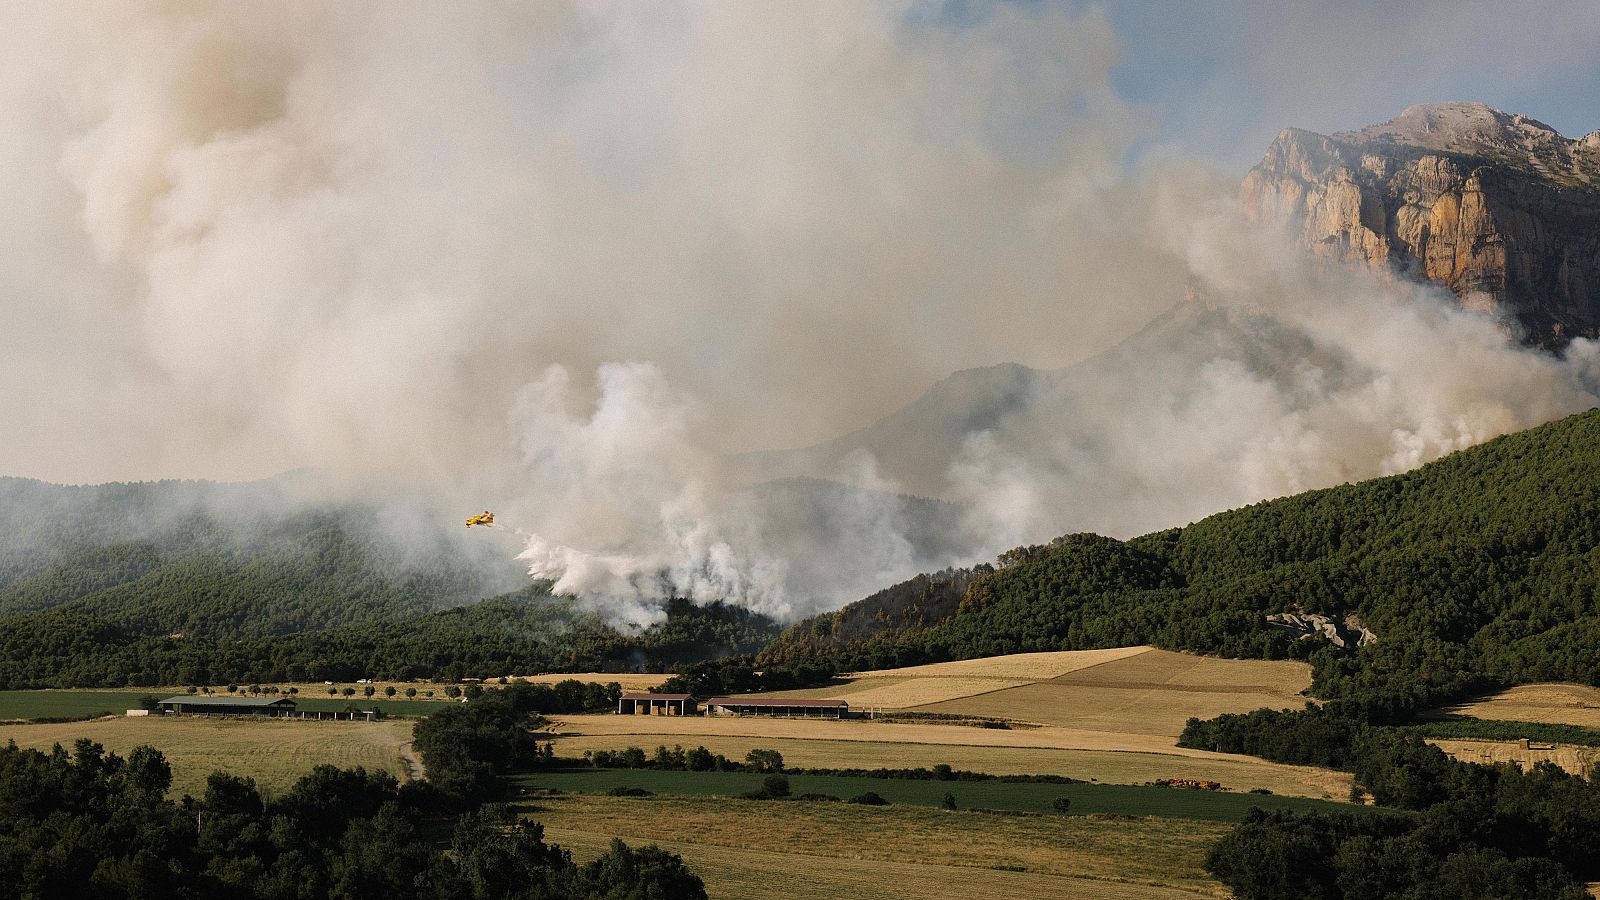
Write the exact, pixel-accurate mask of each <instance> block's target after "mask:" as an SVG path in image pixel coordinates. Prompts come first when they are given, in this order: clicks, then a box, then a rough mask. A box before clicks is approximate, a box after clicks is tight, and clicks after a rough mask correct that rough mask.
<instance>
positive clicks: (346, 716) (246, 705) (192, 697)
mask: <svg viewBox="0 0 1600 900" xmlns="http://www.w3.org/2000/svg"><path fill="white" fill-rule="evenodd" d="M296 706H297V704H296V703H295V702H294V701H293V700H290V699H289V698H288V697H276V698H274V697H208V696H206V695H204V694H179V695H178V696H176V697H168V698H167V699H165V700H163V701H161V712H162V713H164V714H167V715H174V716H267V717H270V718H275V719H332V720H338V721H346V722H372V721H375V720H376V719H377V718H378V711H377V710H375V709H367V710H361V709H341V710H331V709H310V710H306V709H297V708H296Z"/></svg>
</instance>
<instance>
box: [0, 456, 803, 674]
mask: <svg viewBox="0 0 1600 900" xmlns="http://www.w3.org/2000/svg"><path fill="white" fill-rule="evenodd" d="M306 478H307V476H290V477H287V478H283V479H273V480H269V481H264V482H254V483H250V484H238V485H227V484H212V483H206V482H152V483H143V484H110V485H96V486H93V487H69V486H62V485H51V484H45V483H43V482H37V481H29V480H25V479H16V478H6V479H0V688H12V687H32V686H59V687H67V686H121V685H125V684H132V685H141V686H142V685H155V684H178V683H215V682H223V681H288V680H306V679H310V680H324V679H348V678H356V677H366V676H375V677H394V678H432V677H441V678H458V677H462V676H485V675H500V674H505V673H507V672H513V671H518V672H521V671H530V670H533V669H569V670H570V669H574V668H577V669H594V668H599V667H608V668H624V667H626V668H651V669H657V670H659V669H666V668H673V667H675V666H678V665H681V664H682V663H685V662H693V661H696V660H700V659H705V658H709V657H715V656H720V655H724V654H728V653H747V652H750V651H752V650H754V649H756V648H758V647H759V646H761V644H763V643H764V642H766V641H767V640H769V639H770V638H771V636H772V635H773V633H774V632H775V627H774V626H773V624H772V623H771V622H769V621H767V620H765V619H763V618H761V617H759V616H754V615H751V614H748V613H746V612H744V611H742V610H736V609H729V608H725V607H708V608H705V609H699V608H695V607H693V606H691V605H690V604H688V603H678V604H674V605H673V606H672V607H671V609H670V610H669V618H668V621H667V622H666V624H664V625H660V626H657V627H655V628H651V629H649V630H647V631H645V632H643V633H641V634H638V635H631V636H630V635H624V634H621V633H619V632H617V631H615V630H613V629H611V628H610V627H608V626H607V625H606V624H605V623H604V622H603V621H601V620H600V619H599V618H598V617H597V616H595V615H593V614H592V613H588V612H585V611H584V610H583V609H581V608H580V607H578V606H577V605H576V604H575V603H574V602H573V601H571V600H570V599H568V598H561V597H552V596H551V595H550V593H549V589H548V588H549V586H548V584H544V583H536V584H533V585H529V584H528V578H527V574H526V572H524V571H523V570H522V568H521V567H520V566H518V565H517V564H516V563H515V562H514V561H513V555H514V554H513V552H512V550H513V549H514V548H512V547H511V546H509V545H507V544H506V543H505V542H504V540H503V539H502V538H501V536H499V535H496V534H495V533H493V532H488V533H486V532H484V531H483V530H482V529H474V530H473V531H472V532H470V533H468V532H466V530H465V529H446V528H441V527H440V525H441V522H440V518H441V516H440V514H438V513H436V512H432V511H429V510H427V509H426V508H425V507H424V506H422V505H421V504H420V503H418V502H417V501H394V500H389V501H385V502H349V501H346V502H338V503H336V502H332V501H329V500H319V499H316V498H315V497H314V491H312V490H307V489H306V485H305V484H304V483H303V482H304V480H305V479H306ZM308 495H313V496H310V497H308ZM449 521H450V523H451V524H454V521H453V520H449ZM486 597H489V598H492V599H489V600H483V598H486ZM480 600H483V602H481V603H480V602H477V601H480Z"/></svg>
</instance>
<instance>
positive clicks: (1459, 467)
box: [762, 411, 1600, 715]
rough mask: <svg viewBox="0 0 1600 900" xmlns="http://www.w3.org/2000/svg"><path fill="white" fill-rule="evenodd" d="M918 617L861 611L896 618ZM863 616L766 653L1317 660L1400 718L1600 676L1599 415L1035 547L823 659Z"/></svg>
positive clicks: (804, 630)
mask: <svg viewBox="0 0 1600 900" xmlns="http://www.w3.org/2000/svg"><path fill="white" fill-rule="evenodd" d="M885 599H892V598H879V599H877V600H874V601H868V602H878V603H881V602H883V601H884V600H885ZM1290 611H1304V612H1309V613H1317V614H1322V615H1326V616H1330V617H1333V618H1336V619H1338V618H1344V617H1355V618H1357V619H1358V620H1359V621H1360V622H1361V623H1363V624H1364V625H1365V626H1366V627H1368V628H1370V629H1371V630H1372V631H1373V632H1375V633H1376V634H1377V636H1378V637H1377V640H1376V642H1375V643H1371V644H1369V645H1368V646H1365V647H1362V648H1361V649H1359V650H1357V649H1354V648H1337V647H1334V646H1333V645H1331V644H1329V643H1328V642H1326V641H1325V640H1322V639H1320V638H1306V639H1301V638H1297V637H1295V636H1293V635H1291V634H1289V633H1287V632H1285V631H1283V630H1281V629H1277V628H1274V627H1272V626H1271V625H1270V624H1269V623H1268V622H1267V618H1266V617H1267V616H1268V615H1270V614H1273V613H1280V612H1290ZM903 613H904V605H903V604H902V606H900V607H897V608H888V607H885V608H884V609H883V613H882V616H881V617H877V616H875V613H873V612H872V611H871V610H870V609H868V610H866V611H865V614H866V615H867V616H868V617H869V618H872V617H877V618H880V619H882V620H885V621H888V622H889V623H891V624H892V623H893V622H894V621H896V620H897V619H898V618H899V617H901V616H902V615H903ZM861 618H862V615H860V614H848V615H846V616H843V617H841V616H838V615H835V616H821V617H817V618H816V619H812V620H808V621H806V622H802V623H800V624H798V625H796V626H794V627H793V628H792V629H790V631H789V632H788V633H786V634H785V635H784V636H783V637H782V638H780V639H779V640H778V641H777V642H775V643H774V644H773V645H772V646H771V647H769V648H768V649H767V650H766V651H765V653H764V654H763V656H762V660H763V661H765V662H776V661H782V660H787V659H795V658H797V657H804V656H808V655H811V656H815V655H818V654H819V653H820V654H822V655H825V656H827V657H828V658H829V660H830V661H831V662H832V664H833V665H835V666H837V667H838V668H841V669H865V668H882V667H888V666H896V665H905V664H908V663H915V662H921V661H929V660H941V659H953V658H966V657H974V656H988V655H994V654H1001V653H1016V652H1024V651H1033V650H1057V649H1087V648H1095V647H1107V646H1116V645H1128V644H1141V643H1151V644H1155V645H1157V646H1161V647H1166V648H1169V649H1177V650H1191V651H1196V652H1202V653H1213V654H1221V655H1228V656H1248V657H1268V658H1277V657H1285V656H1296V657H1306V658H1309V659H1311V660H1312V661H1313V663H1314V665H1315V670H1316V682H1315V684H1314V686H1313V692H1314V693H1316V694H1317V695H1318V696H1322V697H1328V698H1335V697H1344V698H1356V697H1360V698H1363V699H1365V700H1368V701H1371V702H1374V703H1377V704H1378V705H1379V706H1381V707H1382V708H1383V709H1385V710H1387V714H1392V715H1403V714H1404V713H1405V712H1406V711H1408V710H1410V709H1413V708H1415V707H1416V706H1417V705H1418V704H1423V703H1432V702H1436V701H1438V700H1440V699H1442V698H1445V697H1448V696H1452V695H1459V694H1461V693H1464V692H1466V691H1469V690H1472V689H1474V688H1478V687H1487V686H1490V685H1493V684H1504V683H1514V682H1526V681H1538V680H1565V681H1577V682H1584V683H1589V684H1600V656H1597V655H1596V654H1595V653H1594V652H1593V648H1594V647H1596V646H1600V412H1596V411H1591V412H1588V413H1584V414H1581V415H1577V416H1573V417H1571V418H1568V419H1565V420H1562V421H1559V422H1555V423H1552V424H1549V425H1546V426H1542V427H1540V428H1535V429H1532V430H1529V431H1526V432H1522V433H1518V434H1514V435H1509V436H1506V437H1503V438H1500V439H1498V440H1495V441H1491V442H1489V443H1487V444H1484V445H1481V446H1479V447H1475V448H1472V449H1469V450H1464V451H1461V452H1459V453H1456V454H1453V455H1451V456H1449V457H1447V458H1445V459H1442V460H1440V461H1438V462H1435V463H1433V464H1431V465H1428V466H1424V467H1422V468H1420V469H1418V470H1416V471H1413V472H1409V473H1406V474H1404V475H1398V476H1394V477H1391V478H1381V479H1376V480H1373V481H1368V482H1363V483H1360V484H1354V485H1344V486H1341V487H1336V488H1331V489H1328V490H1321V491H1313V492H1310V493H1306V494H1300V495H1297V496H1294V497H1288V498H1284V499H1280V500H1274V501H1269V502H1265V503H1260V504H1256V505H1254V506H1250V507H1246V508H1243V509H1239V510H1234V511H1232V512H1227V513H1222V514H1220V515H1216V516H1212V517H1210V518H1208V519H1205V520H1203V521H1200V522H1197V523H1195V524H1192V525H1189V526H1188V527H1185V528H1179V529H1172V530H1168V531H1162V532H1157V533H1155V534H1150V535H1146V536H1144V537H1140V538H1136V539H1134V540H1131V541H1126V542H1122V541H1116V540H1112V539H1110V538H1104V537H1099V536H1096V535H1069V536H1066V537H1063V538H1060V539H1057V540H1056V541H1054V542H1052V543H1051V544H1049V545H1047V546H1039V547H1025V548H1019V549H1017V550H1014V551H1011V552H1009V553H1007V554H1005V555H1004V556H1002V557H1001V559H1000V560H999V562H998V565H997V566H995V567H994V569H993V570H992V571H982V572H979V573H977V577H976V578H974V579H973V581H972V583H971V584H970V585H969V586H968V587H967V589H966V592H965V594H964V596H963V597H962V599H961V602H960V604H959V607H958V609H957V610H956V612H955V613H954V614H953V615H951V616H949V617H948V618H946V619H944V620H942V621H939V622H937V623H936V624H932V625H930V626H928V627H925V628H918V629H913V630H910V631H906V632H902V633H899V634H898V635H894V636H892V637H884V636H879V637H874V638H872V639H869V640H864V641H855V642H853V643H848V644H847V645H846V646H845V647H844V648H842V649H837V650H826V649H822V645H824V644H826V643H827V637H828V636H829V635H830V634H831V632H832V629H833V628H834V626H835V622H837V621H841V620H842V619H848V620H849V621H852V622H858V621H860V620H861ZM880 630H881V631H883V632H886V633H889V634H893V631H892V630H891V626H880Z"/></svg>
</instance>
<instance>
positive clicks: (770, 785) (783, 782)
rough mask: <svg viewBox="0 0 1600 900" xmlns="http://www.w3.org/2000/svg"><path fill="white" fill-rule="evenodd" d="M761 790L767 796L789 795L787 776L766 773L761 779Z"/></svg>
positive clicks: (779, 797) (780, 796) (781, 796)
mask: <svg viewBox="0 0 1600 900" xmlns="http://www.w3.org/2000/svg"><path fill="white" fill-rule="evenodd" d="M761 790H762V792H763V793H765V794H766V795H767V796H768V797H772V798H774V799H781V798H783V797H787V796H789V778H788V776H786V775H768V776H767V777H766V778H764V779H762V781H761Z"/></svg>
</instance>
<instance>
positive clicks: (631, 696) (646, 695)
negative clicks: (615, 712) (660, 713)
mask: <svg viewBox="0 0 1600 900" xmlns="http://www.w3.org/2000/svg"><path fill="white" fill-rule="evenodd" d="M692 696H693V695H692V694H654V693H651V692H650V691H629V692H627V693H626V694H623V695H622V697H621V699H623V700H688V699H689V698H690V697H692Z"/></svg>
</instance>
